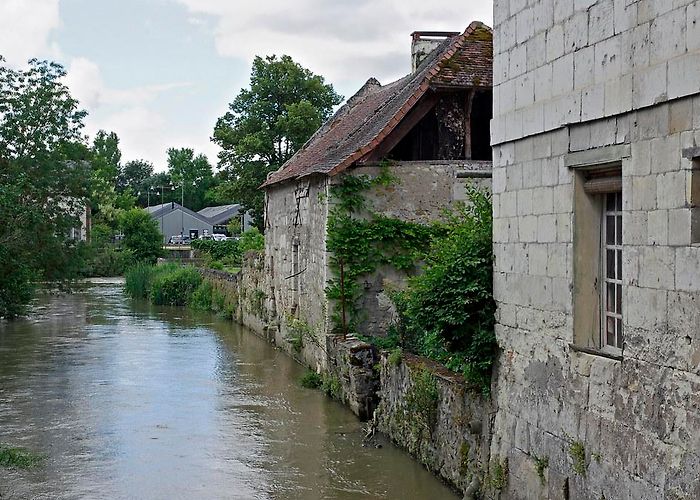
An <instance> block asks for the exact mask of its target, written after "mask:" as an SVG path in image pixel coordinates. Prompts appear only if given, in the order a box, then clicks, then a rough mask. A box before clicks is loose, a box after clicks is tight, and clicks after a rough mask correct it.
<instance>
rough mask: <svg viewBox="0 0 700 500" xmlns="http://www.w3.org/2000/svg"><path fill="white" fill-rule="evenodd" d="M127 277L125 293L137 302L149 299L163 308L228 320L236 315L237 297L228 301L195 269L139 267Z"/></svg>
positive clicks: (186, 267) (170, 266) (160, 266)
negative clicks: (207, 313) (181, 308)
mask: <svg viewBox="0 0 700 500" xmlns="http://www.w3.org/2000/svg"><path fill="white" fill-rule="evenodd" d="M125 278H126V282H125V285H124V287H125V290H126V293H127V295H129V296H130V297H131V298H134V299H145V300H149V301H150V302H151V303H153V304H155V305H160V306H188V307H191V308H192V309H196V310H198V311H211V312H214V313H217V314H220V315H222V316H224V317H227V318H231V317H232V316H234V314H235V298H234V299H227V297H226V296H225V295H224V293H223V292H222V291H221V290H218V289H217V288H216V287H215V286H214V285H212V283H211V282H210V281H207V280H204V279H203V278H202V275H201V274H200V273H199V271H197V269H196V268H195V267H193V266H182V265H180V264H177V263H167V264H162V265H158V266H151V265H147V264H138V265H136V266H134V267H133V268H131V269H130V270H129V271H127V272H126V275H125Z"/></svg>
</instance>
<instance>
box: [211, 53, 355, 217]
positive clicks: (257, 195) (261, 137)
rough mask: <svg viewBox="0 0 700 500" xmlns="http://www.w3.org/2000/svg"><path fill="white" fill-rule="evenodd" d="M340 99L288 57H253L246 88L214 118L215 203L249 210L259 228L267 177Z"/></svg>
mask: <svg viewBox="0 0 700 500" xmlns="http://www.w3.org/2000/svg"><path fill="white" fill-rule="evenodd" d="M341 101H342V97H341V96H340V95H338V94H337V93H336V92H335V90H334V89H333V86H332V85H329V84H326V83H325V82H324V79H323V77H321V76H319V75H315V74H314V73H312V72H311V71H309V70H308V69H306V68H304V67H302V66H301V65H299V64H298V63H296V62H294V60H292V58H291V57H289V56H282V57H281V58H279V59H278V58H277V56H268V57H266V58H265V59H263V58H261V57H256V58H255V60H254V61H253V69H252V73H251V77H250V88H248V89H243V90H241V92H240V93H239V94H238V96H236V98H235V99H234V100H233V102H232V103H231V104H230V105H229V111H228V112H227V113H226V114H225V115H224V116H222V117H221V118H219V119H218V121H217V123H216V126H215V128H214V137H213V139H212V140H213V141H214V142H215V143H216V144H218V145H219V146H220V147H221V149H222V151H221V152H220V153H219V167H220V168H222V169H223V173H222V180H223V181H224V182H222V184H221V185H220V186H219V188H218V189H217V190H216V196H217V197H218V200H219V201H220V202H229V203H230V202H236V203H241V204H242V205H244V206H245V208H246V209H251V210H252V214H253V217H254V219H255V222H256V224H257V225H258V227H260V228H261V229H262V222H263V221H262V219H263V199H264V197H263V193H262V192H261V191H260V190H259V189H258V188H259V187H260V185H261V184H262V183H263V182H264V181H265V179H266V177H267V174H268V173H269V172H272V171H274V170H277V169H278V168H279V167H280V166H282V165H283V164H284V163H285V162H286V161H287V160H288V159H289V158H291V156H292V155H293V154H294V153H295V152H296V151H297V150H298V149H299V148H300V147H301V146H302V145H303V144H304V143H305V142H306V141H307V140H308V139H309V137H311V134H313V133H314V131H316V130H317V129H318V127H320V125H321V124H322V123H323V121H325V120H326V119H327V118H328V117H329V116H330V114H331V112H332V110H333V107H334V106H336V105H337V104H339V103H340V102H341Z"/></svg>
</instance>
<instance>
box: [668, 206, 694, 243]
mask: <svg viewBox="0 0 700 500" xmlns="http://www.w3.org/2000/svg"><path fill="white" fill-rule="evenodd" d="M691 214H692V212H691V210H690V209H687V208H680V209H676V210H669V211H668V244H669V245H674V246H682V245H690V243H691V238H690V237H691V223H692V219H691Z"/></svg>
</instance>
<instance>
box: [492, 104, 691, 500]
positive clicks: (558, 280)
mask: <svg viewBox="0 0 700 500" xmlns="http://www.w3.org/2000/svg"><path fill="white" fill-rule="evenodd" d="M698 125H700V97H693V98H685V99H681V100H677V101H674V102H670V103H663V104H659V105H657V106H655V107H653V108H648V109H644V110H640V111H637V112H633V113H628V114H624V115H620V116H617V117H613V118H609V119H602V120H596V121H593V122H589V123H585V124H579V125H576V126H570V127H568V128H564V129H560V130H557V131H554V132H550V133H545V134H541V135H538V136H534V137H530V138H525V139H522V140H519V141H514V142H510V143H505V144H501V145H498V146H496V148H495V159H494V250H495V259H496V262H495V275H494V294H495V297H496V299H497V301H498V313H497V315H498V317H497V320H498V325H497V336H498V341H499V344H500V346H501V347H502V349H503V354H502V355H501V357H500V360H499V365H500V366H499V376H498V380H497V385H496V387H497V390H496V405H497V408H498V412H497V414H496V418H495V422H494V433H493V435H494V438H493V440H492V445H491V454H492V460H499V459H505V458H508V463H509V471H510V474H509V480H508V485H507V487H506V489H505V490H504V491H505V492H506V493H507V495H508V496H509V497H510V498H535V497H541V498H561V497H563V495H564V492H568V494H569V495H570V498H600V497H601V495H603V496H604V497H605V498H607V499H613V498H635V499H642V498H650V499H651V498H662V497H665V498H697V497H699V496H700V472H698V465H700V451H699V450H700V441H698V440H697V439H696V438H695V436H696V435H697V434H698V430H700V405H699V404H698V402H697V401H696V399H697V393H698V390H699V389H700V274H699V273H700V271H698V270H699V269H700V247H699V246H697V245H693V244H691V234H692V224H691V222H692V215H693V208H692V204H691V200H690V199H689V196H690V194H689V191H690V189H689V188H690V186H691V185H692V182H691V181H692V178H693V176H694V175H697V172H696V171H694V164H693V163H692V162H691V161H690V160H687V159H684V158H682V154H681V153H682V149H683V148H684V147H690V146H693V145H695V144H697V141H698V138H699V137H698V135H700V134H699V132H698V129H699V127H698ZM614 145H627V146H629V149H628V151H629V152H628V153H627V154H626V156H625V157H623V158H622V196H623V245H624V247H623V263H622V269H623V283H624V285H623V286H624V288H623V328H624V332H625V343H624V348H623V351H622V358H621V360H619V359H609V358H605V357H601V356H597V355H592V354H588V353H584V352H578V351H576V350H575V349H573V348H572V344H575V343H576V339H575V338H574V328H573V318H574V314H575V311H574V308H573V303H574V296H573V294H574V290H575V283H574V275H573V272H574V262H573V261H574V244H575V241H574V236H573V228H574V224H576V222H577V221H576V215H575V209H574V206H573V199H574V173H573V171H572V170H571V169H570V168H568V167H566V159H567V157H571V155H572V154H577V152H589V153H590V152H596V151H601V150H604V149H605V148H606V147H610V146H614ZM622 150H623V151H624V150H625V149H622ZM545 458H546V460H547V462H548V467H547V468H546V469H545V470H544V474H543V479H542V480H540V479H539V478H538V471H537V464H538V463H539V462H538V460H542V459H545Z"/></svg>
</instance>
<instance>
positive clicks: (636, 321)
mask: <svg viewBox="0 0 700 500" xmlns="http://www.w3.org/2000/svg"><path fill="white" fill-rule="evenodd" d="M666 293H667V292H666V291H664V290H654V289H651V288H640V287H636V286H628V287H627V289H626V290H625V294H626V297H625V307H624V309H623V310H624V311H626V313H625V316H624V318H625V324H626V325H629V326H631V327H632V328H647V329H652V328H655V327H657V326H659V325H665V324H666Z"/></svg>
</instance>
